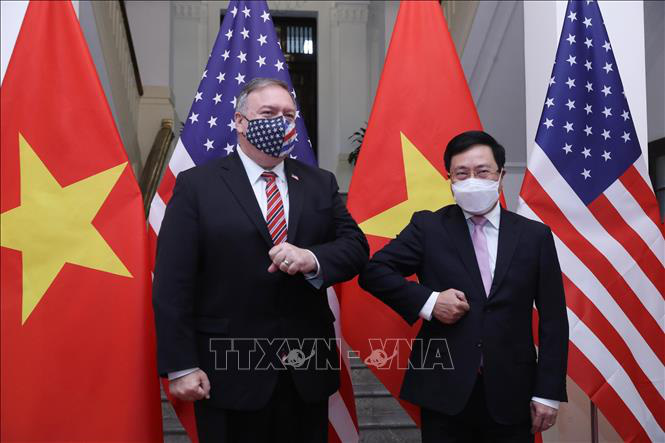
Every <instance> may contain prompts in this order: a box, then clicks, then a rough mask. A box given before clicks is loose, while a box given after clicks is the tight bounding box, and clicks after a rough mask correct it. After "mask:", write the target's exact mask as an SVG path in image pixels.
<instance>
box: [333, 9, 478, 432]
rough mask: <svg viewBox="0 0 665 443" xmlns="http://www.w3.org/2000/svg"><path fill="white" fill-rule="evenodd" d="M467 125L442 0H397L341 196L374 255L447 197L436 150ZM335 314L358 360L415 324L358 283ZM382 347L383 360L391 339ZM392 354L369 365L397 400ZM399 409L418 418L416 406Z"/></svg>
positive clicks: (462, 84)
mask: <svg viewBox="0 0 665 443" xmlns="http://www.w3.org/2000/svg"><path fill="white" fill-rule="evenodd" d="M474 129H475V130H478V129H481V124H480V120H479V118H478V114H477V113H476V109H475V106H474V104H473V99H472V97H471V93H470V92H469V88H468V86H467V84H466V80H465V78H464V72H463V71H462V67H461V65H460V62H459V59H458V57H457V53H456V52H455V46H454V44H453V41H452V39H451V37H450V34H449V32H448V28H447V26H446V22H445V19H444V16H443V12H442V10H441V6H440V5H439V3H438V2H436V1H418V2H415V1H404V2H402V3H401V5H400V9H399V13H398V15H397V21H396V22H395V28H394V31H393V35H392V39H391V41H390V47H389V48H388V54H387V56H386V61H385V65H384V68H383V73H382V74H381V80H380V82H379V87H378V91H377V93H376V99H375V100H374V105H373V107H372V113H371V115H370V118H369V123H368V127H367V132H366V135H365V139H364V141H363V144H362V149H361V152H360V157H359V158H358V163H357V164H356V168H355V171H354V174H353V177H352V179H351V186H350V189H349V196H348V207H349V210H350V212H351V214H352V215H353V217H354V218H355V219H356V221H358V223H359V224H360V228H361V229H362V230H363V232H364V233H365V235H366V236H367V239H368V241H369V244H370V247H371V250H372V253H373V252H376V251H377V250H378V249H381V248H382V247H383V246H384V245H385V244H386V243H388V241H389V240H390V239H392V238H394V237H395V236H396V235H397V234H398V233H399V232H400V231H401V230H402V229H403V228H404V227H405V226H406V225H407V224H408V222H409V220H410V219H411V215H412V214H413V213H414V212H415V211H419V210H424V209H429V210H436V209H439V208H441V207H443V206H446V205H448V204H451V203H454V201H453V197H452V193H451V190H450V185H449V182H448V176H447V174H446V172H445V167H444V165H443V151H444V149H445V147H446V144H447V143H448V141H450V139H451V138H453V137H454V136H455V135H457V134H459V133H460V132H463V131H468V130H474ZM341 311H342V328H343V330H344V337H345V338H346V339H347V342H348V343H349V344H350V346H351V347H352V348H354V349H356V350H358V352H359V353H360V356H361V358H362V359H363V360H364V361H367V358H368V357H370V355H371V354H372V349H374V350H376V349H377V347H376V346H374V347H373V348H371V347H370V342H369V340H370V339H384V340H385V339H394V338H407V339H411V338H414V337H415V336H416V333H417V331H418V330H419V329H420V325H421V321H418V322H417V323H416V324H415V325H414V326H413V327H410V326H409V325H408V324H407V323H406V322H405V321H404V320H402V318H401V317H399V316H398V315H397V314H396V313H395V312H393V311H392V310H391V309H390V308H388V307H387V306H386V305H384V304H383V303H381V302H380V301H379V300H377V299H376V298H374V297H372V296H371V295H369V294H368V293H366V292H364V291H363V290H361V289H360V288H359V287H358V285H357V283H356V280H354V281H352V282H349V283H345V284H344V285H343V286H342V295H341ZM375 343H376V341H375ZM385 343H386V347H385V349H384V351H385V353H386V355H385V356H387V357H390V356H391V355H393V354H394V351H395V342H394V341H393V342H390V341H388V342H385ZM398 351H399V352H398V353H397V354H396V358H395V359H394V360H392V361H391V362H390V363H389V364H386V366H385V367H383V368H379V369H377V368H376V367H374V366H371V365H370V368H371V369H372V370H373V372H374V374H375V375H376V376H377V377H378V378H379V379H380V380H381V382H382V383H383V384H384V385H385V386H386V388H388V390H389V391H390V392H391V393H392V394H393V396H395V397H398V396H399V391H400V388H401V386H402V379H403V378H404V371H402V370H399V369H397V368H398V367H406V362H407V360H408V357H409V350H408V349H405V348H404V347H402V348H401V349H398ZM374 356H376V355H373V356H372V357H370V359H371V358H373V357H374ZM398 363H399V364H398ZM402 405H403V406H405V408H406V409H407V411H408V412H409V413H410V414H411V416H412V417H413V418H414V420H416V422H419V415H420V414H419V410H418V408H416V407H414V406H413V405H410V404H407V403H406V402H404V401H402Z"/></svg>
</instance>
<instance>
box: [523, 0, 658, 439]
mask: <svg viewBox="0 0 665 443" xmlns="http://www.w3.org/2000/svg"><path fill="white" fill-rule="evenodd" d="M518 212H519V213H521V214H522V215H525V216H527V217H529V218H532V219H535V220H539V221H542V222H543V223H545V224H547V225H549V226H550V227H551V228H552V231H553V233H554V236H555V242H556V247H557V252H558V255H559V260H560V261H561V269H562V272H563V280H564V285H565V289H566V302H567V307H568V321H569V324H570V357H569V366H568V374H569V376H570V377H571V378H572V379H573V380H574V381H575V382H576V383H577V384H578V385H579V386H580V387H581V388H582V389H583V390H584V391H585V392H586V393H587V395H588V396H589V398H590V399H591V400H592V401H593V402H594V404H596V405H597V406H598V408H599V409H600V410H601V411H602V412H603V414H604V415H605V416H606V417H607V419H608V420H609V421H610V423H611V424H612V425H613V426H614V428H615V429H616V431H617V432H618V433H619V435H620V436H621V437H622V438H623V439H624V440H626V441H663V440H664V439H665V434H664V433H663V429H665V402H664V400H663V395H665V394H664V393H665V391H664V389H663V378H664V376H665V367H664V366H663V362H664V361H665V335H664V334H663V327H664V326H663V318H664V317H663V314H664V303H663V295H664V294H665V272H664V267H663V255H664V254H665V242H664V241H663V225H662V223H661V222H660V218H659V214H658V207H657V204H656V198H655V196H654V192H653V190H652V188H651V185H650V182H649V177H648V173H647V169H646V161H645V159H644V156H643V155H642V150H641V149H640V145H639V142H638V137H637V133H636V132H635V126H634V124H633V120H632V116H631V113H630V109H629V107H628V101H627V100H626V96H625V94H624V88H623V85H622V83H621V79H620V77H619V69H618V66H617V62H616V60H615V58H614V53H613V51H612V45H611V43H610V40H609V37H608V35H607V31H606V29H605V25H604V23H603V18H602V16H601V13H600V9H599V6H598V4H597V3H595V2H593V1H584V2H572V1H571V2H569V3H568V8H567V11H566V18H565V22H564V25H563V31H562V34H561V38H560V40H559V47H558V50H557V54H556V59H555V63H554V69H553V71H552V76H551V78H550V80H549V88H548V91H547V97H546V99H545V105H544V108H543V113H542V117H541V119H540V122H539V126H538V132H537V135H536V143H535V146H534V148H533V151H532V153H531V155H530V158H529V161H528V167H527V171H526V174H525V178H524V182H523V184H522V190H521V192H520V203H519V209H518Z"/></svg>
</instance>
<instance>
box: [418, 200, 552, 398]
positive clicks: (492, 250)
mask: <svg viewBox="0 0 665 443" xmlns="http://www.w3.org/2000/svg"><path fill="white" fill-rule="evenodd" d="M462 212H463V213H464V218H465V219H466V224H467V226H468V227H469V234H470V235H471V234H473V229H474V226H475V225H474V223H473V221H472V220H471V217H473V214H470V213H468V212H466V211H464V210H462ZM483 217H485V218H486V219H487V223H485V225H483V227H482V228H481V229H482V230H483V232H484V233H485V238H487V252H488V253H489V258H490V273H491V275H492V279H494V269H495V268H496V254H497V250H498V248H499V225H500V222H501V206H500V205H499V204H497V205H496V206H494V208H493V209H492V210H491V211H489V212H488V213H487V214H484V215H483ZM438 296H439V293H438V292H436V291H435V292H432V294H431V295H430V296H429V298H428V299H427V301H426V302H425V304H424V305H423V307H422V309H421V310H420V314H419V315H420V317H421V318H423V319H425V320H431V319H432V312H433V311H434V305H435V304H436V299H437V297H438ZM531 400H534V401H537V402H538V403H542V404H544V405H546V406H549V407H550V408H555V409H559V401H557V400H549V399H545V398H540V397H533V398H531Z"/></svg>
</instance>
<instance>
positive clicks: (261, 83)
mask: <svg viewBox="0 0 665 443" xmlns="http://www.w3.org/2000/svg"><path fill="white" fill-rule="evenodd" d="M268 86H278V87H280V88H282V89H284V90H285V91H286V92H288V93H289V95H290V94H291V92H290V91H289V85H287V84H286V83H285V82H283V81H282V80H278V79H276V78H265V77H256V78H253V79H252V80H250V82H249V83H247V84H246V85H245V86H244V87H243V88H242V89H241V90H240V92H239V93H238V96H237V97H236V112H239V113H241V114H244V113H245V111H247V96H249V94H251V93H252V92H254V91H256V90H258V89H263V88H265V87H268Z"/></svg>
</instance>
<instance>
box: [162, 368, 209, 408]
mask: <svg viewBox="0 0 665 443" xmlns="http://www.w3.org/2000/svg"><path fill="white" fill-rule="evenodd" d="M169 392H170V393H171V394H172V395H173V396H174V397H175V398H177V399H179V400H185V401H196V400H202V399H204V398H210V381H209V380H208V376H207V375H206V373H205V372H203V371H202V370H200V369H197V370H196V371H194V372H192V373H189V374H187V375H183V376H182V377H180V378H176V379H175V380H171V381H169Z"/></svg>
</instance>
